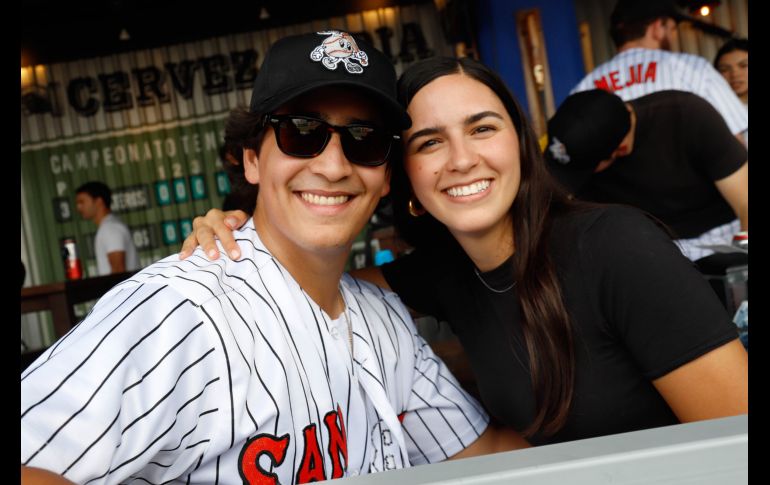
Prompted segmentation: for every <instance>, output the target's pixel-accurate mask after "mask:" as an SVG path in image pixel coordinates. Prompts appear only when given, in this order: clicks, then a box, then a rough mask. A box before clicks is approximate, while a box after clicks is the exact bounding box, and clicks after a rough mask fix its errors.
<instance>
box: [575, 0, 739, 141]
mask: <svg viewBox="0 0 770 485" xmlns="http://www.w3.org/2000/svg"><path fill="white" fill-rule="evenodd" d="M687 19H689V17H688V16H687V15H685V14H683V13H682V12H681V11H680V9H679V8H678V7H677V6H676V1H675V0H618V3H617V4H616V5H615V8H614V10H613V11H612V15H611V17H610V35H611V36H612V40H613V42H614V43H615V47H617V51H618V52H617V54H616V55H615V56H614V57H613V58H612V59H610V60H609V61H607V62H605V63H603V64H601V65H599V66H598V67H597V68H596V69H594V70H593V71H591V72H590V73H588V74H587V75H586V76H585V77H584V78H583V79H582V80H581V81H580V82H579V83H578V84H577V85H576V86H575V87H574V88H573V89H572V91H571V92H570V94H574V93H577V92H580V91H587V90H589V89H597V88H598V89H604V90H607V91H610V92H613V93H615V94H616V95H618V96H620V97H621V98H622V99H623V101H629V100H631V99H635V98H639V97H641V96H644V95H646V94H650V93H653V92H657V91H667V90H672V89H673V90H678V91H689V92H691V93H694V94H697V95H698V96H700V97H702V98H704V99H705V100H706V101H708V102H709V103H711V104H712V105H713V106H714V108H715V109H716V110H717V111H718V112H719V114H721V115H722V117H723V118H724V119H725V122H726V123H727V126H728V127H729V128H730V132H731V133H733V134H734V135H736V137H738V139H739V140H741V141H742V142H743V143H744V144H745V143H746V142H745V140H744V135H743V134H744V132H747V131H748V129H749V115H748V112H747V110H746V108H745V107H744V106H743V104H742V103H741V102H740V100H739V99H738V97H737V96H736V95H735V93H733V90H732V89H730V86H729V85H728V84H727V82H726V81H725V80H724V78H723V77H722V76H721V75H720V74H719V72H717V70H716V69H714V67H713V66H712V65H711V63H709V62H708V61H707V60H706V59H704V58H703V57H700V56H696V55H692V54H685V53H678V52H670V50H671V48H672V45H673V44H674V42H675V40H676V38H677V35H678V31H677V23H678V22H679V21H683V20H687Z"/></svg>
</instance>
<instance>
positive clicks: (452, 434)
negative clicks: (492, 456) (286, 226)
mask: <svg viewBox="0 0 770 485" xmlns="http://www.w3.org/2000/svg"><path fill="white" fill-rule="evenodd" d="M235 236H236V239H237V240H238V243H239V245H240V249H241V253H242V258H241V259H240V260H238V261H232V260H230V259H227V258H223V259H220V260H218V261H214V262H211V261H208V260H207V259H206V258H205V257H204V256H203V254H202V251H201V250H200V249H198V250H197V251H196V252H195V253H194V254H193V255H192V256H190V257H189V258H188V259H186V260H185V261H179V260H178V257H177V256H176V255H174V256H170V257H168V258H165V259H163V260H160V261H158V262H156V263H155V264H153V265H151V266H149V267H147V268H145V269H144V270H142V271H141V272H140V273H137V274H136V275H135V276H133V277H132V278H131V279H129V280H126V281H125V282H123V283H121V284H119V285H117V286H116V287H114V288H113V289H112V290H110V291H109V292H108V293H107V294H106V295H105V296H104V297H103V298H102V299H101V300H100V301H99V302H98V303H97V304H96V306H95V307H94V308H93V310H92V311H91V313H90V314H89V315H88V317H86V319H85V320H84V321H83V322H81V323H80V324H79V325H77V326H76V327H75V328H73V329H72V331H70V332H69V333H68V334H67V335H65V336H64V337H62V339H61V340H59V341H58V342H57V343H55V344H54V345H53V346H52V347H51V348H50V349H49V350H48V351H47V352H46V353H44V354H43V355H42V356H41V357H40V358H39V359H38V360H37V361H36V362H34V363H33V364H32V365H31V366H30V367H28V368H27V370H26V371H25V373H24V374H22V381H21V412H22V414H21V463H22V464H26V465H29V466H37V467H41V468H46V469H49V470H52V471H54V472H57V473H60V474H62V475H64V476H65V477H67V478H69V479H70V480H73V481H75V482H78V483H161V482H168V481H177V482H179V483H206V484H215V483H223V484H235V483H244V482H245V483H273V480H277V482H278V483H285V484H289V483H292V484H293V483H297V482H300V483H303V482H307V481H310V480H313V479H324V478H333V477H339V476H345V475H355V474H358V473H367V472H374V471H380V470H385V469H390V468H398V467H404V466H409V464H410V463H411V464H421V463H429V462H436V461H440V460H443V459H445V458H447V457H449V456H452V455H454V454H455V453H457V452H459V451H461V450H462V449H463V448H465V447H467V446H468V445H469V444H471V443H472V442H473V441H474V440H475V439H476V438H477V437H478V436H479V435H480V433H482V432H483V431H484V429H485V428H486V425H487V423H488V419H489V418H488V417H487V415H486V414H485V413H484V411H483V410H482V408H481V407H480V406H479V404H478V403H477V402H476V401H475V400H473V398H471V397H470V396H468V395H467V394H466V393H465V392H464V391H463V390H462V389H461V388H460V386H459V385H458V383H457V381H456V380H455V379H454V377H453V376H452V375H451V374H450V373H449V371H448V370H447V368H446V367H445V366H444V364H443V363H442V362H441V361H440V360H439V359H438V358H437V357H436V356H435V355H434V354H433V352H432V351H431V349H430V347H429V346H428V345H427V344H426V343H425V341H424V340H423V339H422V338H421V337H420V336H419V335H418V334H417V331H416V329H415V326H414V324H413V323H412V321H411V319H410V317H409V313H408V312H407V310H406V309H405V307H404V306H403V305H402V303H401V301H400V300H399V299H398V297H397V296H396V295H395V294H394V293H391V292H387V291H383V290H381V289H379V288H377V287H375V286H372V285H369V284H367V283H364V282H361V281H358V280H355V279H353V278H351V277H350V276H348V275H345V276H344V277H343V279H342V282H341V284H340V288H341V291H342V294H343V296H344V298H345V301H346V304H347V310H346V311H347V312H348V313H349V316H350V322H351V323H352V330H353V335H354V345H353V348H354V351H353V354H354V355H353V356H352V358H351V354H350V352H349V350H348V348H349V347H348V331H347V323H346V319H345V318H344V314H342V315H340V318H339V319H338V320H337V321H333V320H331V319H330V318H329V316H328V315H327V314H326V313H325V312H323V311H322V310H321V309H320V308H319V306H318V305H316V304H315V303H314V302H313V301H312V300H311V299H310V298H309V297H308V295H307V294H306V293H305V292H304V291H303V290H302V289H301V288H300V287H299V286H298V284H297V283H296V282H295V280H294V279H293V278H292V277H291V276H290V275H289V273H288V272H287V271H286V270H285V269H284V268H283V267H282V266H281V265H280V264H279V263H278V261H276V260H275V259H274V258H273V257H272V256H271V255H270V253H269V252H268V251H267V250H266V249H265V247H264V246H263V244H262V242H261V241H260V240H259V238H258V236H257V233H256V231H255V229H254V225H253V221H249V223H248V224H247V225H246V226H244V228H242V229H241V230H239V231H237V232H236V233H235ZM223 254H224V252H223ZM399 421H401V423H399ZM265 479H267V481H264V480H265Z"/></svg>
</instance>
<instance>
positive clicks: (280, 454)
mask: <svg viewBox="0 0 770 485" xmlns="http://www.w3.org/2000/svg"><path fill="white" fill-rule="evenodd" d="M288 446H289V435H288V434H285V435H283V436H281V437H280V438H276V437H275V436H273V435H269V434H260V435H257V436H255V437H254V438H252V439H250V440H249V441H247V442H246V444H245V445H243V448H241V456H240V457H239V458H238V463H239V469H238V472H239V473H240V474H241V478H242V479H243V482H244V483H248V484H250V485H276V484H277V483H278V475H276V474H275V473H271V472H268V471H267V470H263V469H262V468H261V467H260V466H259V461H258V460H259V457H260V455H262V454H263V453H267V456H269V457H270V460H271V461H272V462H273V466H278V465H280V464H281V463H283V460H284V458H286V448H287V447H288Z"/></svg>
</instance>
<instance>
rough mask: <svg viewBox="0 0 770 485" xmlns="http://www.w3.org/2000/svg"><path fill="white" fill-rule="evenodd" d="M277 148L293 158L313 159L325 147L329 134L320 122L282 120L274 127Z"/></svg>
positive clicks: (294, 119)
mask: <svg viewBox="0 0 770 485" xmlns="http://www.w3.org/2000/svg"><path fill="white" fill-rule="evenodd" d="M275 133H276V138H277V141H278V147H279V148H280V149H281V151H283V152H284V153H286V154H287V155H291V156H293V157H314V156H316V155H318V154H319V153H321V151H322V150H323V148H324V145H326V142H327V140H328V137H329V132H328V130H327V129H326V126H325V123H323V122H322V121H321V120H314V119H308V118H283V119H281V120H280V121H279V122H278V124H277V125H276V130H275Z"/></svg>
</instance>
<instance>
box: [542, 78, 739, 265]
mask: <svg viewBox="0 0 770 485" xmlns="http://www.w3.org/2000/svg"><path fill="white" fill-rule="evenodd" d="M548 140H549V143H548V149H547V150H546V153H545V155H546V157H545V158H546V160H547V162H548V168H549V170H550V171H551V174H552V175H554V176H555V177H556V178H557V179H558V180H559V181H560V182H561V183H562V184H563V185H564V187H565V188H566V189H567V190H568V191H569V192H570V193H572V194H574V195H575V196H576V197H577V198H579V199H582V200H588V201H593V202H605V203H616V204H627V205H631V206H633V207H638V208H640V209H642V210H644V211H646V212H649V213H650V214H652V215H653V216H655V217H657V218H658V219H659V220H661V221H663V223H665V224H666V225H667V226H668V227H669V228H670V229H671V230H672V231H673V233H674V235H675V236H676V238H677V239H676V242H677V244H678V245H679V247H680V248H681V249H682V252H683V253H684V255H685V256H687V257H688V258H689V259H691V260H693V261H695V260H698V259H700V258H703V257H706V256H709V255H711V254H714V251H713V250H711V249H708V246H719V245H722V246H729V245H730V244H731V243H732V239H733V236H734V235H735V234H736V233H738V232H740V231H746V232H748V230H749V162H748V152H747V151H746V148H745V147H744V146H743V145H741V143H740V142H738V140H736V139H735V137H733V136H732V134H731V133H730V130H729V129H728V128H727V125H725V123H724V120H723V119H722V117H721V116H719V113H717V112H716V110H715V109H714V108H713V107H712V106H711V105H710V104H709V103H707V102H706V101H705V100H704V99H703V98H701V97H698V96H696V95H694V94H692V93H688V92H685V91H658V92H655V93H652V94H648V95H646V96H642V97H640V98H636V99H632V100H631V101H627V102H623V100H622V99H620V98H619V97H618V96H616V95H615V94H613V93H610V92H607V91H605V90H603V89H591V90H589V91H582V92H579V93H575V94H572V95H570V96H568V97H567V99H565V100H564V102H562V104H561V105H560V106H559V109H557V110H556V113H555V114H554V115H553V117H551V119H550V120H548Z"/></svg>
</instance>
